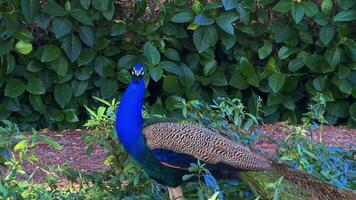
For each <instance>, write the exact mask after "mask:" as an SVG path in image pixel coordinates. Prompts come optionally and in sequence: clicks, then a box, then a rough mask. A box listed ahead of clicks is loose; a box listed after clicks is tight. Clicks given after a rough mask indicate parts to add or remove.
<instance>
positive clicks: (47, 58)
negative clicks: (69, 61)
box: [41, 44, 61, 62]
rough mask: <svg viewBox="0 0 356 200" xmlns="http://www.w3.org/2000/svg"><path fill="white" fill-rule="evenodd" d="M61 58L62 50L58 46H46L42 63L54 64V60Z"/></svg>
mask: <svg viewBox="0 0 356 200" xmlns="http://www.w3.org/2000/svg"><path fill="white" fill-rule="evenodd" d="M60 56H61V50H60V49H59V48H58V47H57V46H55V45H53V44H50V45H46V46H45V47H44V50H43V53H42V56H41V61H42V62H52V61H54V60H57V59H58V58H59V57H60Z"/></svg>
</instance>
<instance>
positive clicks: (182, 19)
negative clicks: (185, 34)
mask: <svg viewBox="0 0 356 200" xmlns="http://www.w3.org/2000/svg"><path fill="white" fill-rule="evenodd" d="M193 19H194V14H193V13H192V12H191V11H182V12H179V13H177V14H175V15H174V16H173V17H172V19H171V21H172V22H175V23H186V22H191V21H193Z"/></svg>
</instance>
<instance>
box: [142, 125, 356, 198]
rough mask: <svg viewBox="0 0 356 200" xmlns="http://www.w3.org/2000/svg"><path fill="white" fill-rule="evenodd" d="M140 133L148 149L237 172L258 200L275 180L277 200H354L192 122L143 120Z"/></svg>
mask: <svg viewBox="0 0 356 200" xmlns="http://www.w3.org/2000/svg"><path fill="white" fill-rule="evenodd" d="M142 132H143V135H144V137H145V139H146V144H147V146H148V148H149V149H152V150H155V149H165V150H171V151H174V152H177V153H183V154H188V155H191V156H194V157H195V158H197V159H199V160H201V161H203V162H205V163H208V164H221V163H222V164H226V165H228V166H232V167H234V168H235V169H238V172H236V173H238V176H239V177H240V178H241V179H242V180H243V181H245V182H246V183H248V184H249V185H250V187H251V188H252V190H253V191H254V192H255V193H256V194H258V195H259V196H260V197H261V199H274V196H275V195H276V189H275V188H273V187H271V183H275V182H278V180H279V179H281V183H280V184H278V186H277V185H275V187H278V189H277V191H278V194H277V195H278V198H279V199H286V200H287V199H288V200H289V199H293V200H294V199H295V200H304V199H311V200H314V199H320V200H321V199H325V200H333V199H340V200H353V199H356V196H355V193H354V192H353V191H349V190H338V189H336V188H335V187H333V186H332V185H331V184H329V183H326V182H323V181H321V180H318V179H317V178H315V177H313V176H312V175H310V174H308V173H306V172H304V171H301V170H298V169H293V168H291V167H290V166H288V165H287V164H285V163H280V162H277V161H275V160H273V159H272V158H269V157H268V156H266V155H263V154H261V153H256V152H255V151H253V150H250V149H249V148H248V147H246V146H244V145H242V144H240V143H238V142H235V141H232V140H230V139H229V138H227V137H224V136H223V135H221V134H220V133H219V132H217V131H215V129H211V128H207V127H204V126H202V125H200V124H197V123H194V122H190V121H185V120H180V119H170V118H158V119H155V118H153V119H150V120H147V121H146V123H145V125H144V127H143V130H142ZM227 178H228V177H227Z"/></svg>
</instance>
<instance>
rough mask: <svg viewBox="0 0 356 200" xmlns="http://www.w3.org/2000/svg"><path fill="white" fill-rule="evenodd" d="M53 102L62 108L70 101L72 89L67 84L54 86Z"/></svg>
mask: <svg viewBox="0 0 356 200" xmlns="http://www.w3.org/2000/svg"><path fill="white" fill-rule="evenodd" d="M53 96H54V100H55V101H56V102H57V103H58V105H59V106H60V107H61V108H64V107H65V106H66V105H67V104H68V103H69V102H70V100H71V99H72V88H71V87H70V86H69V85H68V84H60V85H56V86H55V87H54V90H53Z"/></svg>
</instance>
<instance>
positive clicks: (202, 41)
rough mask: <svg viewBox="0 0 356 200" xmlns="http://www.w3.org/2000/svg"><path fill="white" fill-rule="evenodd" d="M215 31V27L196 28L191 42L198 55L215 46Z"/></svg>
mask: <svg viewBox="0 0 356 200" xmlns="http://www.w3.org/2000/svg"><path fill="white" fill-rule="evenodd" d="M217 40H218V38H217V30H216V28H215V26H213V25H211V26H203V27H198V28H197V29H196V30H195V31H194V33H193V42H194V45H195V47H196V48H197V50H198V52H199V53H202V52H203V51H205V50H206V49H207V48H208V47H209V46H213V45H215V44H216V42H217Z"/></svg>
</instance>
